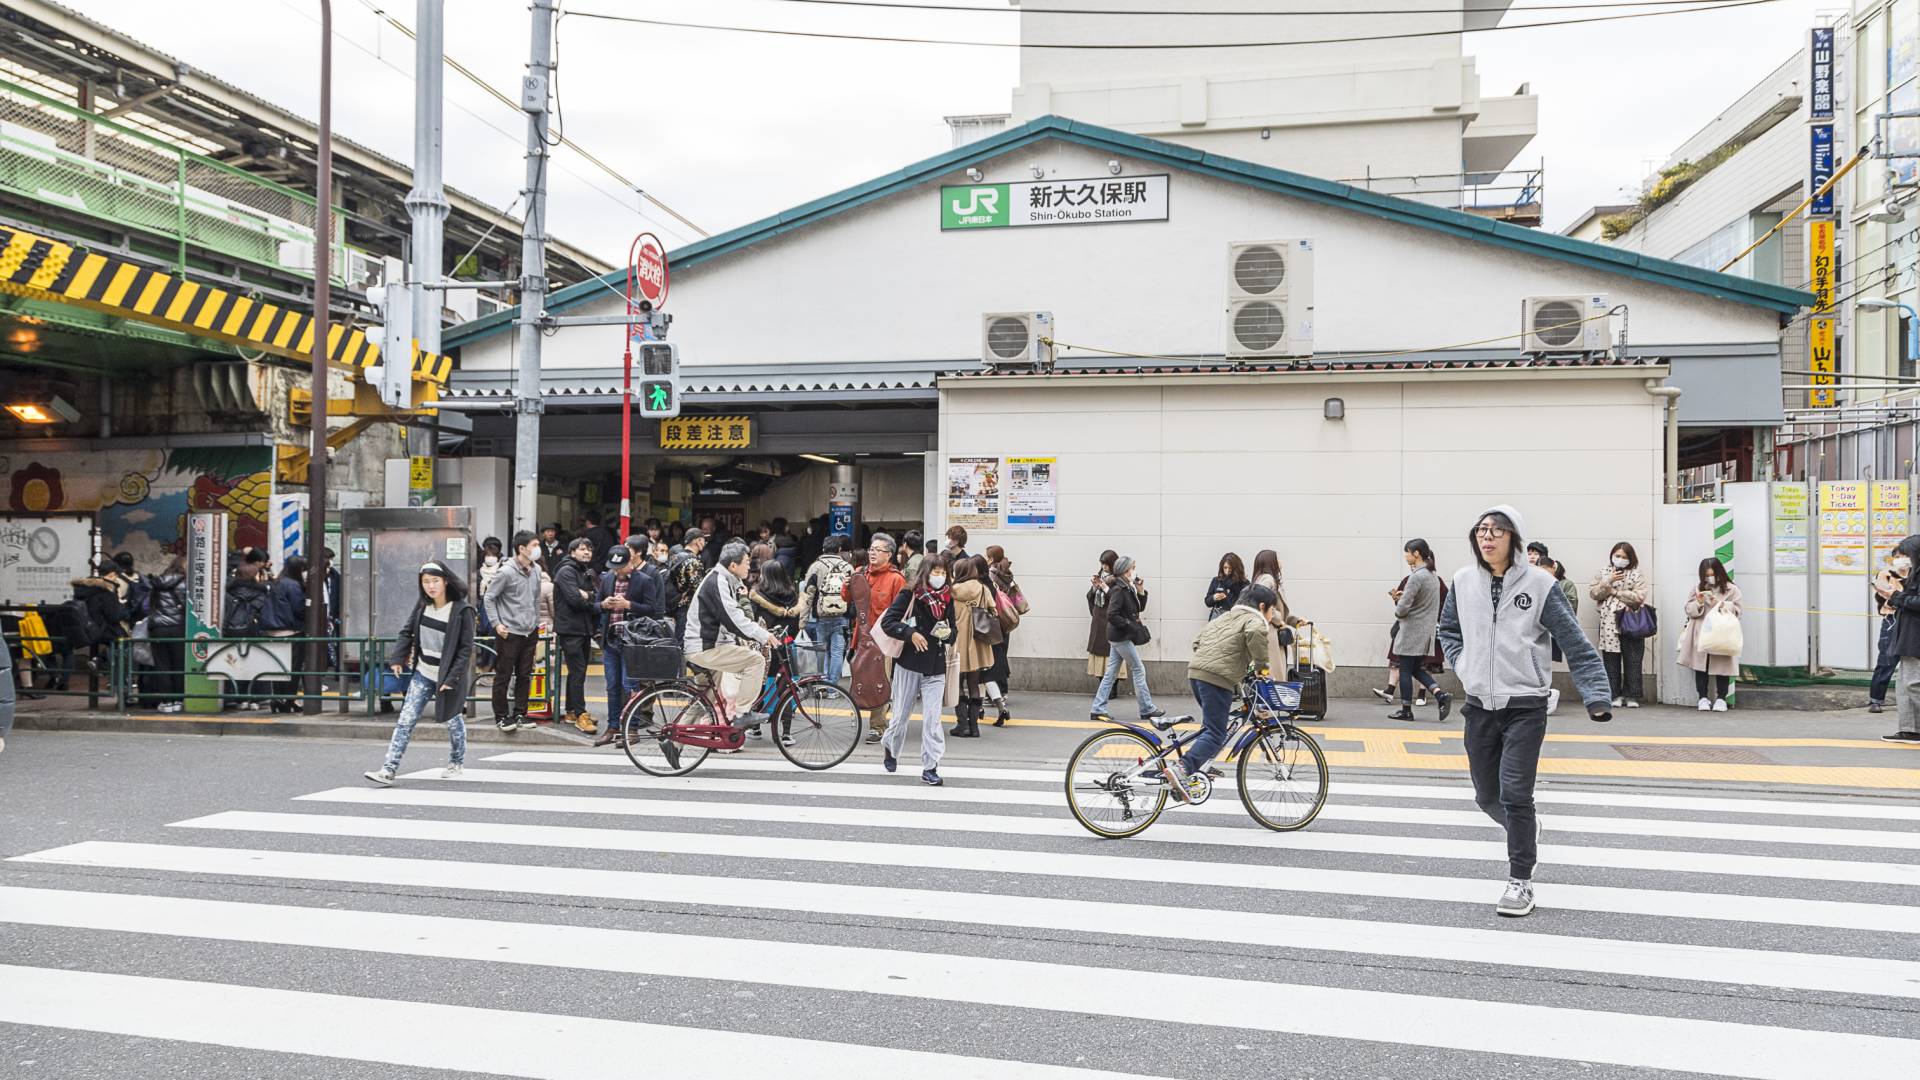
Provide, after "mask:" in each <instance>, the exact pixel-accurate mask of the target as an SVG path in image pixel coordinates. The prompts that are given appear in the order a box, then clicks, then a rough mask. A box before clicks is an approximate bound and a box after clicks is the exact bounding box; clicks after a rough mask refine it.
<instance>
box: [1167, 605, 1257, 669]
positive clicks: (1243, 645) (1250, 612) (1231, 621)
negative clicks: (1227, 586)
mask: <svg viewBox="0 0 1920 1080" xmlns="http://www.w3.org/2000/svg"><path fill="white" fill-rule="evenodd" d="M1271 662H1272V657H1271V655H1270V654H1269V653H1268V651H1267V620H1266V619H1265V618H1263V617H1261V615H1260V611H1259V609H1258V608H1250V607H1245V606H1241V605H1235V606H1234V607H1231V608H1228V609H1227V613H1226V614H1225V615H1222V616H1220V617H1219V618H1217V619H1215V620H1213V621H1212V622H1210V623H1208V624H1207V625H1206V626H1205V627H1203V628H1201V630H1200V633H1199V636H1197V637H1195V638H1194V639H1193V659H1191V660H1189V661H1187V678H1189V679H1193V680H1196V681H1198V682H1203V683H1207V684H1209V685H1212V686H1218V687H1220V688H1221V689H1223V690H1232V689H1234V688H1236V687H1238V686H1239V685H1240V680H1241V678H1243V677H1244V676H1245V675H1246V674H1247V670H1248V669H1249V668H1256V667H1266V666H1268V664H1270V663H1271Z"/></svg>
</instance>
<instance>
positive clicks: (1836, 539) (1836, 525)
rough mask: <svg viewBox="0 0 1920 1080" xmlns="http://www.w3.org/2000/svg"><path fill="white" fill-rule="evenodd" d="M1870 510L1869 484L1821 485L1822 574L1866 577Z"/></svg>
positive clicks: (1853, 482)
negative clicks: (1868, 498) (1868, 515)
mask: <svg viewBox="0 0 1920 1080" xmlns="http://www.w3.org/2000/svg"><path fill="white" fill-rule="evenodd" d="M1867 506H1868V503H1867V483H1866V481H1864V480H1828V481H1824V482H1822V483H1821V485H1820V573H1822V574H1852V575H1864V574H1866V573H1867V571H1868V561H1867V560H1868V556H1867V513H1868V510H1867Z"/></svg>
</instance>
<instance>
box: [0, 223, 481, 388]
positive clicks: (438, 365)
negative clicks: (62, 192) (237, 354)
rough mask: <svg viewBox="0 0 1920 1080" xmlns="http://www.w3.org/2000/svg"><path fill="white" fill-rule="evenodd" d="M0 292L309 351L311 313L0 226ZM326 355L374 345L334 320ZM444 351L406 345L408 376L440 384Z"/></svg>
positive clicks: (361, 358)
mask: <svg viewBox="0 0 1920 1080" xmlns="http://www.w3.org/2000/svg"><path fill="white" fill-rule="evenodd" d="M0 292H6V293H11V294H13V295H15V296H25V297H29V298H32V299H35V300H48V301H52V302H54V303H61V304H75V305H78V306H80V307H84V308H88V309H90V310H93V311H99V312H104V313H106V314H108V315H115V316H118V317H120V318H123V319H132V320H135V321H137V322H143V323H149V324H151V325H154V326H162V327H165V328H167V329H169V330H178V331H180V332H182V333H187V334H192V335H195V336H197V337H206V338H214V339H216V340H219V341H225V342H228V343H230V344H233V345H240V346H243V347H246V348H250V349H258V350H261V351H263V352H269V353H272V354H274V355H275V356H284V357H286V358H288V359H291V360H308V359H311V358H312V356H313V315H312V313H310V312H304V311H295V310H294V309H292V308H286V307H281V306H279V305H277V304H269V303H264V302H260V301H256V300H252V299H250V298H248V297H245V296H241V295H239V294H238V293H235V292H231V291H229V290H226V289H221V288H216V287H214V286H211V285H201V284H199V283H198V282H193V281H188V280H186V279H185V278H180V277H175V276H173V275H170V274H163V273H161V272H159V271H157V270H152V269H149V268H147V267H144V266H141V265H140V264H138V263H135V262H133V261H131V260H129V259H124V258H121V257H120V256H117V255H101V254H98V253H95V252H87V251H82V250H79V249H77V248H75V247H73V245H71V244H66V243H62V242H60V241H58V240H50V239H48V238H47V237H44V236H35V235H34V234H32V233H29V232H22V231H20V230H18V229H9V228H4V227H0ZM327 356H328V359H329V360H330V361H332V362H333V363H336V364H339V365H341V366H343V367H351V368H368V367H372V366H373V365H375V364H378V363H380V346H379V344H378V343H376V342H374V341H372V340H370V339H368V337H367V335H366V332H365V331H364V330H360V329H352V330H349V329H348V328H347V327H345V326H343V325H341V324H339V323H334V324H333V325H332V326H330V327H329V328H328V333H327ZM452 371H453V360H452V358H451V357H447V356H442V355H438V354H435V353H429V352H422V351H421V349H420V347H419V346H418V345H415V346H414V349H413V378H414V381H416V382H428V383H433V384H435V385H437V386H444V385H446V382H447V377H448V376H449V375H450V374H451V373H452Z"/></svg>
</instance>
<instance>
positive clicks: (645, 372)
mask: <svg viewBox="0 0 1920 1080" xmlns="http://www.w3.org/2000/svg"><path fill="white" fill-rule="evenodd" d="M639 389H640V415H641V416H643V417H645V418H646V419H649V420H671V419H673V418H674V417H676V416H679V415H680V352H679V350H678V349H677V348H676V347H675V346H674V345H672V344H671V343H669V342H665V341H649V342H647V343H646V344H644V345H642V346H640V387H639Z"/></svg>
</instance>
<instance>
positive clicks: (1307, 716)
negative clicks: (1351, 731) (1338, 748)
mask: <svg viewBox="0 0 1920 1080" xmlns="http://www.w3.org/2000/svg"><path fill="white" fill-rule="evenodd" d="M1293 656H1294V663H1293V666H1292V667H1291V668H1288V669H1287V681H1288V682H1297V683H1299V684H1300V708H1299V710H1298V711H1296V712H1295V713H1294V714H1293V718H1294V719H1295V720H1325V719H1326V718H1327V672H1326V669H1325V668H1322V667H1319V666H1317V665H1316V664H1314V662H1313V624H1312V623H1301V624H1300V625H1298V626H1296V627H1294V628H1293Z"/></svg>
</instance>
